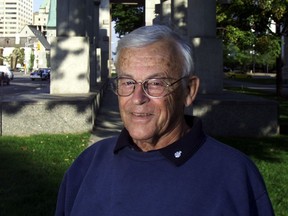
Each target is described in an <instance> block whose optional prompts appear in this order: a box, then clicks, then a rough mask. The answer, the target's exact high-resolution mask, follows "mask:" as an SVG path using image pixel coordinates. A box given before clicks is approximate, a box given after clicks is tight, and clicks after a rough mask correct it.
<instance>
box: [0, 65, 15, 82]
mask: <svg viewBox="0 0 288 216" xmlns="http://www.w3.org/2000/svg"><path fill="white" fill-rule="evenodd" d="M0 71H2V72H4V73H5V75H6V76H7V77H8V78H9V81H10V80H13V79H14V73H13V71H11V69H10V68H9V67H8V66H6V65H0Z"/></svg>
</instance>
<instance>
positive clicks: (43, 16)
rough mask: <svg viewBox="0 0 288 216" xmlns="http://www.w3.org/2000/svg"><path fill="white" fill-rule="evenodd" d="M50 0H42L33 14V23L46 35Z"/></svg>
mask: <svg viewBox="0 0 288 216" xmlns="http://www.w3.org/2000/svg"><path fill="white" fill-rule="evenodd" d="M49 11H50V0H44V1H43V3H42V4H41V6H40V8H39V11H38V12H35V13H34V14H33V25H34V26H35V27H36V29H37V30H39V31H41V32H42V34H43V35H44V36H45V37H46V35H47V23H48V19H49Z"/></svg>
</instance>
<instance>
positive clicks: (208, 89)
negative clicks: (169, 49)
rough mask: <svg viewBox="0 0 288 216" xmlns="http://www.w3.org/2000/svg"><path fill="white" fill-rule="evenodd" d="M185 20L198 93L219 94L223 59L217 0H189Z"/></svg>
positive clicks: (221, 83)
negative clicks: (217, 31)
mask: <svg viewBox="0 0 288 216" xmlns="http://www.w3.org/2000/svg"><path fill="white" fill-rule="evenodd" d="M175 1H176V2H177V1H180V2H183V0H175ZM187 17H188V19H187V26H188V27H189V28H187V29H188V30H187V33H188V37H189V38H190V40H191V42H192V47H193V55H194V59H195V71H196V74H197V75H198V76H199V78H200V93H203V94H219V93H221V92H222V89H223V69H222V68H223V57H222V42H221V40H220V39H217V38H216V1H215V0H188V13H187Z"/></svg>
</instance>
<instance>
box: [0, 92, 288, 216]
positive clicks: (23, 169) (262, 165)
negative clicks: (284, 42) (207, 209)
mask: <svg viewBox="0 0 288 216" xmlns="http://www.w3.org/2000/svg"><path fill="white" fill-rule="evenodd" d="M230 90H231V91H238V92H239V91H240V92H241V93H245V94H253V95H258V96H260V97H262V96H263V97H268V98H270V99H273V100H277V101H279V104H280V122H281V124H283V125H285V124H286V125H287V122H288V101H287V100H284V99H281V98H280V99H279V98H275V97H274V96H273V95H272V94H270V95H269V94H268V93H267V92H260V91H254V90H249V89H243V88H241V89H237V88H233V89H232V88H231V89H230ZM89 137H90V134H89V133H84V134H63V135H35V136H29V137H8V136H3V137H0V162H1V163H0V215H5V216H6V215H7V216H19V215H21V216H26V215H27V216H28V215H29V216H46V215H47V216H52V215H54V210H55V204H56V197H57V192H58V188H59V184H60V181H61V179H62V177H63V174H64V172H65V170H66V169H67V168H68V167H69V165H70V164H71V163H72V162H73V160H74V159H75V158H76V157H77V156H78V155H79V154H80V152H81V151H83V150H84V149H85V148H86V146H87V144H88V140H89ZM219 139H220V140H221V141H223V142H225V143H227V144H229V145H232V146H234V147H235V148H238V149H239V150H241V151H243V152H244V153H246V154H247V155H249V156H250V157H251V158H252V160H254V161H255V163H256V165H257V166H258V168H259V169H260V171H261V173H262V175H263V177H264V180H265V182H266V185H267V188H268V192H269V194H270V197H271V200H272V204H273V206H274V209H275V214H276V215H277V216H287V215H288V196H287V194H288V135H287V134H285V135H284V134H283V135H280V136H275V137H266V138H253V139H251V138H237V137H236V138H233V137H232V138H227V137H225V138H219Z"/></svg>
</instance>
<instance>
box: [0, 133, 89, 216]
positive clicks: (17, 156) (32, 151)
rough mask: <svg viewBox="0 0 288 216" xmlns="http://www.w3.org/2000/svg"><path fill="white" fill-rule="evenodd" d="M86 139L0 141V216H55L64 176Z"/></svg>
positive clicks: (46, 137) (43, 137)
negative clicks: (59, 190)
mask: <svg viewBox="0 0 288 216" xmlns="http://www.w3.org/2000/svg"><path fill="white" fill-rule="evenodd" d="M89 137H90V134H88V133H87V134H76V135H71V134H66V135H37V136H30V137H6V136H5V137H0V215H3V216H6V215H7V216H19V215H21V216H25V215H27V216H28V215H29V216H34V215H35V216H44V215H54V210H55V205H56V197H57V192H58V188H59V184H60V181H61V179H62V177H63V174H64V172H65V170H66V169H67V168H68V166H69V165H70V164H71V162H72V161H73V160H74V158H75V157H76V156H77V155H79V153H80V152H81V151H83V149H84V148H85V147H86V146H87V143H88V140H89Z"/></svg>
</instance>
